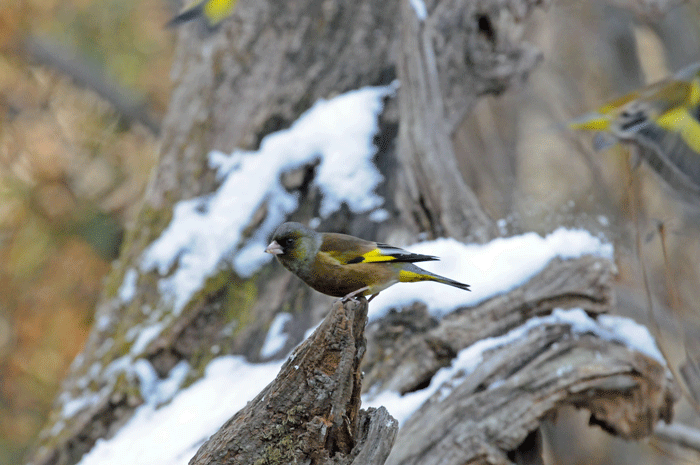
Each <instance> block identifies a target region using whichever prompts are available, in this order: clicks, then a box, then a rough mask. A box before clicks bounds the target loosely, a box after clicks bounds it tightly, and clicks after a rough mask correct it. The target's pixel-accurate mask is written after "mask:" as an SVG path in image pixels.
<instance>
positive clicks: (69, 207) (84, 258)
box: [0, 0, 179, 464]
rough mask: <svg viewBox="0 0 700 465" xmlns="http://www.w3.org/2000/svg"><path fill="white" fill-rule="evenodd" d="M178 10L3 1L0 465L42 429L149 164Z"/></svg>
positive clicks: (106, 0) (107, 1)
mask: <svg viewBox="0 0 700 465" xmlns="http://www.w3.org/2000/svg"><path fill="white" fill-rule="evenodd" d="M178 8H179V5H177V6H176V5H170V4H168V3H167V2H165V1H163V0H146V1H122V0H75V1H73V0H61V1H58V0H20V1H3V2H0V464H10V463H20V462H21V458H22V455H23V453H24V450H25V448H26V447H27V445H28V443H29V441H31V439H32V438H33V437H34V435H35V434H36V433H37V430H38V428H40V427H41V425H42V424H43V422H44V420H45V415H46V414H47V412H48V409H49V407H50V404H51V402H52V400H53V398H54V396H55V395H56V392H57V390H58V387H59V383H60V381H61V379H62V377H63V375H64V373H65V371H66V369H67V367H68V365H69V364H70V362H71V361H72V360H73V358H74V357H75V355H76V354H77V353H78V352H79V351H80V349H81V348H82V345H83V341H84V340H85V338H86V336H87V333H88V331H89V328H90V325H91V323H92V318H93V307H94V305H95V302H96V300H97V298H98V296H99V294H100V290H101V287H102V280H103V277H104V276H105V274H106V273H107V271H108V270H109V266H110V262H111V261H112V260H113V259H114V258H115V257H116V256H117V253H118V250H119V246H120V242H121V238H122V236H123V231H124V228H125V227H126V225H127V224H128V221H129V219H130V218H132V217H133V212H134V209H135V207H136V205H137V204H138V201H139V199H140V197H141V195H142V193H143V190H144V186H145V184H146V181H147V179H148V176H149V172H150V170H151V168H152V167H153V165H154V163H155V159H156V156H157V142H158V139H157V135H156V131H157V126H158V121H159V120H160V118H161V117H162V115H163V113H164V112H165V109H166V107H167V103H168V99H169V95H170V79H169V77H168V75H169V71H170V64H171V60H172V56H173V49H174V46H173V44H174V34H173V33H172V31H170V30H166V29H164V28H163V24H165V23H166V22H167V20H168V19H169V17H170V16H171V15H172V14H173V13H174V12H176V11H177V9H178Z"/></svg>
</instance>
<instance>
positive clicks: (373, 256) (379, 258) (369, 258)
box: [362, 249, 396, 263]
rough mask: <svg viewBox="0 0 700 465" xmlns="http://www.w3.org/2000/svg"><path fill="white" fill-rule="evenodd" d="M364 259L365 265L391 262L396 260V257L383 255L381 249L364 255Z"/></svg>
mask: <svg viewBox="0 0 700 465" xmlns="http://www.w3.org/2000/svg"><path fill="white" fill-rule="evenodd" d="M362 257H363V258H364V262H365V263H373V262H390V261H393V260H396V257H392V256H391V255H386V254H383V253H382V251H381V250H379V249H374V250H370V251H369V252H367V253H365V254H362Z"/></svg>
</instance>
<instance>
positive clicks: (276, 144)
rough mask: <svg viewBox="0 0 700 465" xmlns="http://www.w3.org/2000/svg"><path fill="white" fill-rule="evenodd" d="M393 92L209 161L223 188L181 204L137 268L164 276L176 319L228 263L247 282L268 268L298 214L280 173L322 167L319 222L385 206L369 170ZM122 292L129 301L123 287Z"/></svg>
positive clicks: (346, 99) (323, 112) (317, 109)
mask: <svg viewBox="0 0 700 465" xmlns="http://www.w3.org/2000/svg"><path fill="white" fill-rule="evenodd" d="M394 91H395V86H387V87H371V88H364V89H360V90H356V91H352V92H348V93H346V94H343V95H340V96H338V97H335V98H333V99H331V100H320V101H318V102H317V103H316V104H315V105H314V106H313V107H312V108H311V109H309V110H308V111H307V112H306V113H304V114H303V115H302V116H301V117H300V118H299V119H298V120H297V121H296V122H295V123H294V124H293V125H292V126H291V127H290V128H289V129H286V130H283V131H279V132H276V133H273V134H270V135H268V136H267V137H265V138H264V139H263V141H262V142H261V144H260V149H259V150H258V151H257V152H245V151H240V150H238V151H235V152H233V153H232V154H230V155H226V154H223V153H221V152H216V151H214V152H211V153H210V154H209V162H210V165H211V167H212V168H215V169H216V170H217V173H218V177H219V178H220V180H221V186H220V187H219V188H218V189H217V190H216V191H215V192H213V193H212V194H210V195H207V196H203V197H198V198H194V199H189V200H184V201H181V202H179V203H178V204H177V205H176V206H175V207H174V210H173V218H172V221H171V223H170V225H169V226H168V227H167V228H166V229H165V230H164V231H163V233H162V234H161V236H160V237H159V238H158V239H156V240H155V241H154V242H153V243H152V244H151V245H150V246H149V247H148V248H147V249H146V251H145V252H144V255H143V258H142V262H141V270H142V271H144V272H146V271H150V270H153V269H157V270H158V272H159V273H160V274H161V276H162V278H161V279H160V281H159V289H160V291H161V294H162V295H164V296H166V298H167V299H169V300H170V301H171V302H172V305H173V311H174V312H175V313H176V314H177V313H179V312H180V311H181V310H182V308H183V307H184V305H185V304H186V303H187V302H188V301H189V300H190V298H191V297H192V295H193V294H194V293H195V292H196V291H197V290H198V289H200V288H201V286H202V284H203V283H204V281H205V280H206V278H207V277H209V276H211V275H212V274H214V273H215V272H216V270H217V267H219V266H222V265H223V264H224V263H225V262H227V261H232V264H233V269H234V270H235V271H236V273H237V274H238V275H239V276H241V277H249V276H251V275H252V274H254V273H255V272H256V271H257V270H258V269H260V267H261V266H262V265H264V264H265V263H267V262H268V261H270V260H271V258H272V257H271V256H270V255H269V254H265V253H264V250H265V246H266V245H267V244H266V241H267V239H268V238H269V236H270V234H271V233H272V232H273V231H274V229H275V228H276V227H277V226H278V225H279V224H281V223H282V222H284V220H285V216H286V215H287V214H289V213H291V212H293V211H294V210H295V209H296V208H297V206H298V199H297V197H296V196H295V195H293V194H291V193H289V192H287V191H286V190H285V188H284V187H283V186H282V184H281V182H280V176H281V175H282V174H283V173H285V172H288V171H291V170H294V169H296V168H300V167H302V166H304V165H306V164H309V163H313V162H314V161H317V162H318V163H319V164H318V166H317V167H316V170H315V179H314V180H313V182H314V184H315V185H316V186H318V188H319V189H320V190H321V192H322V200H321V206H320V212H319V213H320V215H321V217H327V216H328V215H330V214H331V213H333V212H334V211H336V210H338V209H339V208H340V206H341V205H342V204H343V203H345V204H347V205H348V207H349V208H350V210H351V211H352V212H354V213H365V212H370V211H373V210H375V209H377V208H378V207H380V206H381V205H382V204H383V202H384V199H383V198H382V197H380V196H378V195H377V194H376V193H375V192H374V189H375V188H376V187H377V186H378V185H379V183H380V182H381V181H382V176H381V174H380V173H379V171H378V170H377V168H376V166H374V164H373V163H372V158H373V157H374V155H375V153H376V147H375V146H374V145H373V143H372V139H373V137H374V135H375V134H376V132H377V130H378V122H377V116H378V115H379V113H380V112H381V110H382V106H383V99H384V98H385V97H387V96H388V95H390V94H392V93H393V92H394ZM261 208H265V210H266V215H265V219H264V220H263V223H262V224H261V225H260V226H259V227H258V228H257V229H256V230H255V231H254V232H253V234H252V236H251V237H248V238H244V237H243V235H242V234H243V230H244V229H245V228H246V227H247V226H248V225H249V223H250V220H251V219H252V218H253V216H254V215H255V213H256V212H257V211H259V210H260V209H261ZM173 268H174V269H173ZM127 277H130V276H127ZM125 281H126V280H125ZM123 288H124V289H125V292H124V294H125V295H126V297H128V296H129V292H128V289H129V286H128V282H125V284H124V285H123Z"/></svg>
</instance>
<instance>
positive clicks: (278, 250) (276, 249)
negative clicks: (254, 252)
mask: <svg viewBox="0 0 700 465" xmlns="http://www.w3.org/2000/svg"><path fill="white" fill-rule="evenodd" d="M265 252H267V253H271V254H272V255H280V254H282V253H284V250H282V246H281V245H279V244H278V243H277V241H272V242H270V245H268V246H267V248H266V249H265Z"/></svg>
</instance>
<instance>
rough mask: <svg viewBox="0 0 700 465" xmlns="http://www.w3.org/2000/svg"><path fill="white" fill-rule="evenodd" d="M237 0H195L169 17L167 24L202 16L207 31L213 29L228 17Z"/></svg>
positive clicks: (177, 23) (172, 24)
mask: <svg viewBox="0 0 700 465" xmlns="http://www.w3.org/2000/svg"><path fill="white" fill-rule="evenodd" d="M236 2H237V0H195V1H194V2H192V3H191V4H189V5H188V6H187V7H186V8H185V10H184V11H183V12H182V13H180V14H179V15H177V16H175V17H174V18H173V19H171V20H170V21H169V22H168V24H167V26H168V27H174V26H178V25H180V24H182V23H186V22H188V21H193V20H195V19H198V18H202V19H203V20H204V22H205V24H206V27H207V30H208V31H213V30H215V29H216V28H217V27H218V26H219V25H220V24H221V21H223V20H224V19H226V18H228V17H229V16H230V15H231V13H232V12H233V9H234V8H235V7H236Z"/></svg>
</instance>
